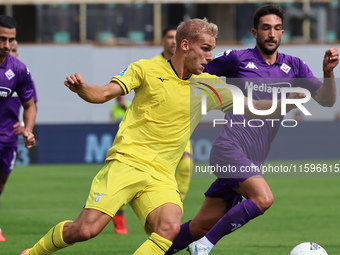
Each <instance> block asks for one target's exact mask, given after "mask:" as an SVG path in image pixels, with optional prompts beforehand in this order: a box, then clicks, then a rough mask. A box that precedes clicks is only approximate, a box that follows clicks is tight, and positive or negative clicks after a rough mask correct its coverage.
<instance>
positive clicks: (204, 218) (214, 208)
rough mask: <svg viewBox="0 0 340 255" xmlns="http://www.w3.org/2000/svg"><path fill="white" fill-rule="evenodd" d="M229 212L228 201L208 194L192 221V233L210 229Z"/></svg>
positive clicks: (198, 233)
mask: <svg viewBox="0 0 340 255" xmlns="http://www.w3.org/2000/svg"><path fill="white" fill-rule="evenodd" d="M226 212H227V202H226V201H225V200H224V199H223V198H219V197H209V196H206V197H205V199H204V202H203V204H202V206H201V208H200V210H199V211H198V213H197V214H196V216H195V217H194V218H193V219H192V221H191V223H190V230H191V231H192V232H191V233H192V234H193V235H194V236H195V234H197V235H200V233H201V232H202V231H203V232H204V231H209V230H210V229H211V228H212V227H213V226H214V225H215V224H216V222H217V221H218V220H219V219H221V218H222V217H223V216H224V215H225V213H226Z"/></svg>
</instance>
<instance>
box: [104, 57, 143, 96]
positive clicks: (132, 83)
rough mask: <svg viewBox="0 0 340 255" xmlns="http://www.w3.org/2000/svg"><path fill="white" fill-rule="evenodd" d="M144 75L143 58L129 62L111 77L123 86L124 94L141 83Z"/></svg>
mask: <svg viewBox="0 0 340 255" xmlns="http://www.w3.org/2000/svg"><path fill="white" fill-rule="evenodd" d="M143 77H144V70H143V60H139V61H137V62H134V63H132V64H130V65H129V66H128V67H126V68H125V69H124V70H123V71H121V72H120V73H119V74H118V75H116V76H113V77H112V78H111V82H112V81H116V82H118V83H119V85H120V86H121V87H122V88H123V90H124V94H125V95H126V94H128V93H129V92H130V91H131V90H133V89H136V88H138V87H139V86H140V85H141V84H142V80H143Z"/></svg>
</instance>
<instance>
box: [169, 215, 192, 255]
mask: <svg viewBox="0 0 340 255" xmlns="http://www.w3.org/2000/svg"><path fill="white" fill-rule="evenodd" d="M190 222H191V220H189V221H188V222H186V223H184V224H182V225H181V230H180V232H179V233H178V235H177V236H176V237H175V239H174V240H173V241H172V245H171V247H170V248H169V250H168V251H167V252H166V253H165V254H166V255H169V254H174V253H176V252H179V251H181V250H183V249H185V248H186V247H188V245H189V244H190V243H192V242H193V241H196V240H195V239H194V237H193V236H192V235H191V233H190V230H189V223H190Z"/></svg>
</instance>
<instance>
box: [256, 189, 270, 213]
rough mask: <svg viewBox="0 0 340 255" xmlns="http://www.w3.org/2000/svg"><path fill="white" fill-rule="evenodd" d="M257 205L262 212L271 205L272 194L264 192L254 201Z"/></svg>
mask: <svg viewBox="0 0 340 255" xmlns="http://www.w3.org/2000/svg"><path fill="white" fill-rule="evenodd" d="M254 202H255V203H256V204H257V206H258V207H259V208H260V209H261V210H262V212H265V211H267V210H268V209H269V208H270V207H271V205H272V204H273V203H274V196H273V194H272V193H270V194H264V195H262V196H260V197H258V198H257V199H256V201H254Z"/></svg>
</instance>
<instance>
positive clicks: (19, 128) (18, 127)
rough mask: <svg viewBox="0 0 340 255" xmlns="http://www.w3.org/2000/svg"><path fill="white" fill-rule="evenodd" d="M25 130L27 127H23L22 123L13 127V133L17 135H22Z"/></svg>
mask: <svg viewBox="0 0 340 255" xmlns="http://www.w3.org/2000/svg"><path fill="white" fill-rule="evenodd" d="M24 130H25V127H24V126H23V125H22V122H21V121H18V122H17V123H15V124H14V125H13V131H14V134H15V135H21V134H22V133H23V132H24Z"/></svg>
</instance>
